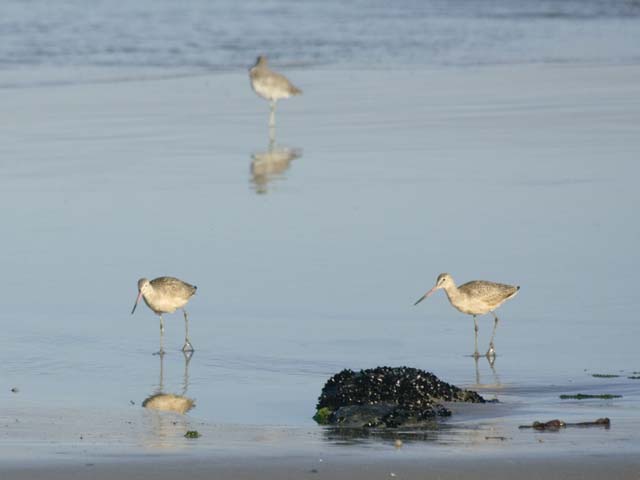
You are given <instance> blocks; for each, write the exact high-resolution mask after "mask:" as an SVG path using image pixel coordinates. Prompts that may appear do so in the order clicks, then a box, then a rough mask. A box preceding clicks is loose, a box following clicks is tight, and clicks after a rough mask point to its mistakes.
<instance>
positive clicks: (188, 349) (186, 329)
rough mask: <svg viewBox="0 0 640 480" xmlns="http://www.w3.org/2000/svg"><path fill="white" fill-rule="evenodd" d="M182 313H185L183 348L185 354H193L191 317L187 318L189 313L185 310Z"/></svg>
mask: <svg viewBox="0 0 640 480" xmlns="http://www.w3.org/2000/svg"><path fill="white" fill-rule="evenodd" d="M182 313H184V345H183V346H182V351H183V352H193V346H192V345H191V342H190V341H189V317H188V316H187V311H186V310H185V309H184V308H183V309H182Z"/></svg>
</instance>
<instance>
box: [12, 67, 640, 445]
mask: <svg viewBox="0 0 640 480" xmlns="http://www.w3.org/2000/svg"><path fill="white" fill-rule="evenodd" d="M288 73H290V76H291V77H292V78H293V79H294V80H295V81H296V82H297V83H299V84H300V85H301V86H302V88H303V89H305V90H306V92H307V93H305V95H304V96H303V97H301V98H296V99H292V100H289V101H287V102H282V105H281V106H280V111H279V113H278V130H277V131H276V143H277V145H279V146H280V147H289V148H292V149H299V153H300V154H301V155H300V156H299V157H298V158H296V159H294V160H292V161H291V163H290V164H289V165H288V167H287V168H284V169H283V170H282V171H281V172H279V173H276V174H275V178H269V179H268V180H267V181H266V182H264V183H263V184H262V185H261V186H256V182H255V179H254V177H253V176H252V173H251V163H252V162H253V161H254V160H255V154H256V153H259V152H264V151H265V150H268V143H269V139H268V132H267V130H266V120H267V107H266V105H264V104H263V103H262V102H261V101H259V100H258V99H256V98H255V97H254V96H253V93H252V92H251V91H250V90H249V88H248V86H247V80H246V78H245V76H244V74H243V75H236V74H218V75H209V76H199V77H192V78H178V79H164V80H157V81H141V82H129V83H124V84H122V83H113V84H111V83H105V84H94V85H81V86H69V87H46V88H36V89H12V90H7V89H5V90H3V91H2V92H1V93H0V95H1V102H2V104H3V105H5V112H11V117H9V116H8V114H7V113H5V116H4V119H3V120H2V121H3V124H4V126H3V129H2V131H1V133H0V145H2V147H1V151H2V158H3V159H4V160H3V162H2V164H1V166H0V172H1V176H0V198H1V201H0V205H1V207H0V208H1V211H2V218H3V219H4V225H5V235H4V238H3V247H4V248H3V252H4V255H3V258H4V262H3V266H4V275H3V276H2V277H1V278H0V289H1V290H2V291H3V292H4V298H3V309H2V312H1V313H0V320H1V322H2V324H3V330H4V334H3V336H2V338H1V339H0V372H1V378H2V379H3V386H2V388H1V392H0V402H1V404H2V405H3V407H5V408H7V410H5V421H8V419H10V418H13V416H15V415H17V416H18V417H20V416H21V415H27V416H28V415H30V414H33V413H34V412H38V411H41V410H42V409H54V411H55V409H64V408H69V409H72V410H73V409H79V410H82V411H89V412H97V411H101V410H105V411H109V412H118V411H119V412H120V414H122V415H123V416H131V415H132V416H134V417H136V418H137V417H139V416H140V415H142V412H141V410H142V409H140V404H141V402H142V401H143V400H144V398H146V397H147V396H149V395H151V394H153V393H155V392H157V391H158V389H159V387H160V385H159V383H160V358H159V357H157V356H153V355H152V352H154V351H155V350H156V349H157V347H158V320H157V317H155V316H154V315H153V314H152V313H151V312H150V311H149V310H148V309H146V307H145V308H140V309H139V310H138V311H137V312H136V314H135V316H131V315H130V314H129V313H130V309H131V306H132V305H133V301H134V300H135V295H136V281H137V279H138V278H139V277H140V276H143V275H144V276H148V277H149V278H153V277H155V276H159V275H164V274H171V275H175V276H178V277H180V278H184V279H185V280H187V281H190V282H192V283H194V284H196V285H198V287H199V288H198V294H197V295H196V297H194V298H193V299H192V301H191V302H190V304H189V312H190V315H191V335H192V342H193V344H194V346H195V348H196V352H195V354H194V356H193V358H192V359H191V361H190V362H189V365H188V371H186V369H185V367H186V365H185V359H184V357H183V355H182V353H181V352H180V351H179V348H180V346H181V345H182V334H183V320H182V318H181V316H180V315H179V314H176V315H173V316H169V317H167V321H166V324H167V330H166V335H165V345H166V346H167V347H168V350H169V353H168V354H167V355H166V356H165V358H164V365H163V372H162V373H163V378H162V388H163V390H164V391H167V392H172V393H185V394H186V395H187V396H190V397H192V398H195V400H196V405H197V406H196V408H195V409H194V410H193V411H192V412H190V413H189V414H188V419H190V420H188V421H189V422H205V423H208V424H211V423H213V424H225V425H232V424H239V425H286V426H290V427H309V428H312V427H313V421H312V420H311V416H312V415H313V413H314V406H315V402H316V399H317V397H318V395H319V393H320V390H321V388H322V385H323V384H324V382H325V381H326V379H327V378H328V377H329V376H330V375H332V374H333V373H335V372H336V371H338V370H340V369H342V368H352V369H357V368H368V367H373V366H376V365H410V366H414V367H419V368H424V369H427V370H430V371H433V372H434V373H436V374H437V375H439V376H440V377H442V378H443V379H445V380H446V381H448V382H451V383H455V384H458V385H462V386H470V387H472V388H479V389H480V391H481V392H482V393H483V394H485V395H487V396H488V397H493V396H496V397H497V398H499V399H500V400H502V401H503V402H506V403H507V405H508V406H509V409H508V411H507V412H508V413H507V414H505V415H502V416H501V415H498V419H497V420H496V419H495V418H494V419H493V420H491V418H493V417H495V415H496V414H495V413H492V412H490V411H485V412H483V413H482V415H480V416H479V417H477V416H473V415H471V416H470V417H466V416H464V415H463V416H461V417H459V420H456V417H454V419H452V425H453V426H454V427H455V426H456V425H458V426H461V428H462V432H463V435H462V437H461V436H460V434H456V432H458V431H459V430H455V429H454V431H453V433H454V434H453V437H448V436H447V431H446V430H445V433H444V434H443V435H445V436H444V437H439V438H444V439H445V443H446V441H449V439H450V438H454V439H456V438H458V439H461V438H462V440H459V441H460V443H461V444H465V442H466V440H464V439H465V438H467V436H468V435H467V433H464V432H469V431H471V432H473V431H475V430H476V429H478V428H480V430H481V433H479V434H478V438H480V437H482V438H484V437H485V436H487V433H486V429H484V427H478V425H494V424H496V423H497V424H498V426H499V428H501V429H505V428H506V430H507V431H508V432H511V431H512V429H513V428H515V427H516V426H517V424H518V423H531V422H532V421H533V420H549V419H551V418H556V417H561V418H563V419H564V420H567V421H573V420H575V421H581V420H594V419H595V418H597V417H600V416H607V415H609V416H611V417H612V419H613V421H614V424H615V423H616V422H620V421H621V420H622V421H623V422H626V423H627V424H628V423H629V422H635V423H636V424H637V405H638V403H637V402H638V397H639V392H640V383H638V382H640V381H638V380H630V379H628V378H627V376H629V375H631V373H632V372H633V371H638V370H640V364H638V357H637V338H638V335H639V334H640V326H639V324H638V322H637V315H636V312H637V311H638V306H639V305H638V299H637V297H636V295H635V294H634V289H633V287H632V285H633V283H632V282H633V280H634V278H635V272H636V271H637V269H638V267H639V265H638V263H639V260H638V256H637V255H636V246H637V244H638V240H639V237H640V235H639V234H640V227H639V225H638V223H637V222H636V221H634V219H635V216H636V215H635V209H636V205H637V204H638V200H639V198H638V197H639V194H638V191H637V188H636V185H635V183H636V182H635V178H636V177H637V174H638V167H637V162H636V159H637V154H638V151H640V140H639V139H640V131H639V128H638V125H640V87H638V84H637V82H635V81H634V79H635V78H637V77H638V73H640V72H639V71H638V69H637V67H633V66H628V67H599V68H595V67H576V66H573V67H536V66H530V67H518V68H510V67H486V68H474V69H464V70H456V69H453V70H452V69H432V70H426V69H419V70H414V69H404V70H398V71H393V72H380V71H377V72H375V73H374V72H371V71H348V72H346V71H336V70H306V69H303V70H293V71H291V72H288ZM345 80H347V81H345ZM390 84H393V85H397V87H398V91H401V92H412V95H403V96H396V97H390V96H379V95H377V94H376V92H378V91H379V90H380V89H381V88H387V87H386V86H387V85H390ZM425 85H428V86H429V88H423V87H424V86H425ZM470 86H473V88H472V89H471V88H470ZM221 92H222V97H220V95H221ZM327 98H331V102H330V103H327V101H326V99H327ZM441 271H449V272H451V273H452V274H453V275H454V278H456V279H457V280H458V281H460V282H463V281H467V280H471V279H474V278H486V279H492V280H497V281H503V282H508V283H514V284H519V285H521V286H522V290H521V292H520V293H519V295H518V296H517V297H516V298H515V299H513V300H511V301H509V302H508V303H507V304H505V305H504V306H503V307H502V308H501V309H500V310H499V314H500V316H501V319H502V322H501V324H500V326H499V328H498V333H497V337H496V346H497V350H498V355H499V356H498V358H497V361H496V364H495V365H494V368H493V369H491V368H490V366H489V364H488V363H487V362H486V360H485V359H480V361H479V362H478V364H477V369H476V365H475V363H474V360H473V359H472V358H469V357H468V356H466V355H467V354H469V353H470V352H471V351H472V348H473V326H472V321H471V319H470V318H468V317H466V316H464V315H462V314H460V313H458V312H456V311H455V310H453V309H452V308H451V307H450V306H449V305H448V302H447V301H446V298H445V296H444V295H443V294H441V292H439V294H438V295H435V296H433V297H432V298H429V299H428V300H427V301H425V302H423V303H421V304H420V305H419V306H418V307H413V306H412V305H413V302H414V301H415V300H416V299H417V298H418V297H419V296H420V295H422V294H423V293H424V292H425V291H426V290H427V289H429V288H431V286H432V284H433V282H434V281H435V277H436V275H437V274H438V273H440V272H441ZM491 325H492V320H491V319H490V318H485V317H483V318H481V320H480V348H481V349H482V348H486V344H487V342H488V337H489V334H490V328H491ZM618 372H621V373H622V375H623V376H622V377H621V378H619V379H596V378H593V377H591V374H593V373H618ZM550 385H551V386H552V387H550ZM14 386H15V387H18V388H19V393H17V394H14V393H11V392H10V391H9V389H10V388H11V387H14ZM185 387H186V389H185ZM577 392H582V393H618V392H623V395H624V397H623V399H621V400H614V401H606V402H598V401H595V402H592V401H590V402H584V403H580V402H571V401H560V400H559V398H558V395H559V394H561V393H577ZM16 412H18V413H16ZM20 412H22V413H20ZM25 412H26V413H25ZM29 412H31V413H29ZM110 415H114V413H111V414H110ZM89 416H91V414H89ZM487 418H488V419H489V420H487ZM456 422H458V423H456ZM487 422H488V423H487ZM487 428H494V427H493V426H490V427H487ZM152 431H153V430H152ZM314 431H315V430H314ZM519 435H524V434H519ZM568 435H573V434H567V435H565V436H564V437H560V438H564V439H565V440H566V439H567V438H572V437H568ZM625 435H626V431H625ZM633 435H635V434H632V435H631V436H632V438H635V439H636V440H637V435H636V436H635V437H634V436H633ZM320 438H327V439H328V440H330V441H332V442H333V440H334V439H333V438H332V437H331V436H329V437H322V436H321V437H320ZM519 438H529V437H519ZM598 438H600V437H598ZM623 438H628V437H624V436H623ZM5 440H10V437H8V438H6V439H5ZM632 444H637V442H632Z"/></svg>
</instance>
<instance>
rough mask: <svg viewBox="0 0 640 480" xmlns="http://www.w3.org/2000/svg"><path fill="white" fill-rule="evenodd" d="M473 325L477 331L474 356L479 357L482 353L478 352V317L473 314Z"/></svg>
mask: <svg viewBox="0 0 640 480" xmlns="http://www.w3.org/2000/svg"><path fill="white" fill-rule="evenodd" d="M473 326H474V331H475V337H474V338H475V350H474V351H473V357H474V358H479V357H480V354H479V353H478V319H477V318H476V316H475V315H474V316H473Z"/></svg>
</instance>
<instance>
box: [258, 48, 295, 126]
mask: <svg viewBox="0 0 640 480" xmlns="http://www.w3.org/2000/svg"><path fill="white" fill-rule="evenodd" d="M249 78H250V79H251V88H253V91H254V92H256V93H257V94H258V95H259V96H261V97H262V98H264V99H265V100H269V105H270V106H271V113H270V115H269V127H274V126H275V124H276V102H277V101H278V100H280V99H281V98H289V97H291V96H292V95H300V94H302V90H300V89H299V88H297V87H294V86H293V84H292V83H291V82H290V81H289V80H288V79H287V77H285V76H284V75H281V74H279V73H276V72H274V71H273V70H271V69H270V68H269V67H268V66H267V57H264V56H262V55H261V56H259V57H258V60H257V61H256V64H255V65H254V66H253V67H252V68H251V69H250V70H249Z"/></svg>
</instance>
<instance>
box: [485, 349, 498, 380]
mask: <svg viewBox="0 0 640 480" xmlns="http://www.w3.org/2000/svg"><path fill="white" fill-rule="evenodd" d="M487 362H488V363H489V367H491V372H492V373H493V383H494V385H500V377H498V372H496V369H495V363H496V357H495V356H493V357H488V358H487Z"/></svg>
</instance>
